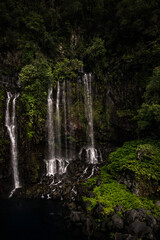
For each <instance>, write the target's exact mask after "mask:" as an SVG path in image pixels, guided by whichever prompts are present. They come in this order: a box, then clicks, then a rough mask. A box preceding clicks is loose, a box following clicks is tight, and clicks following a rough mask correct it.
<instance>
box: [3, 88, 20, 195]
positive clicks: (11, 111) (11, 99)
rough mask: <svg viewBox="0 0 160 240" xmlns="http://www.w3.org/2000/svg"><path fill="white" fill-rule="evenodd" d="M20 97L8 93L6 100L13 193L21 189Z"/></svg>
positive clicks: (6, 124) (6, 122) (6, 123)
mask: <svg viewBox="0 0 160 240" xmlns="http://www.w3.org/2000/svg"><path fill="white" fill-rule="evenodd" d="M18 97H19V94H17V93H15V94H12V93H11V92H7V100H6V116H5V126H6V127H7V130H8V134H9V137H10V141H11V159H12V169H13V179H14V189H13V191H12V192H11V194H10V196H11V195H12V194H13V192H14V191H15V190H16V189H17V188H20V187H21V185H20V180H19V172H18V148H17V137H16V129H17V126H16V109H15V105H16V99H17V98H18ZM10 104H11V106H12V108H11V107H10Z"/></svg>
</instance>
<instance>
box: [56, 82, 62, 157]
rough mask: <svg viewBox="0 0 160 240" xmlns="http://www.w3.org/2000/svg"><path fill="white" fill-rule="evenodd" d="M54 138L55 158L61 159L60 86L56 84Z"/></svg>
mask: <svg viewBox="0 0 160 240" xmlns="http://www.w3.org/2000/svg"><path fill="white" fill-rule="evenodd" d="M56 138H57V149H56V150H57V151H56V157H57V158H61V155H62V154H61V121H60V85H59V81H58V82H57V100H56Z"/></svg>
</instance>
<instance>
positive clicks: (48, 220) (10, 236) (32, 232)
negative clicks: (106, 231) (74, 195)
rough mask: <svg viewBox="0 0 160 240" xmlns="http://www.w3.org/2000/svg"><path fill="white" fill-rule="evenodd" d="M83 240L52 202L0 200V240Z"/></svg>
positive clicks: (58, 206)
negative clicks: (67, 224)
mask: <svg viewBox="0 0 160 240" xmlns="http://www.w3.org/2000/svg"><path fill="white" fill-rule="evenodd" d="M42 239H43V240H73V239H74V240H75V239H76V240H87V238H86V237H84V236H83V235H82V233H81V232H80V231H78V230H77V229H72V231H71V230H68V229H67V228H66V224H65V220H64V211H63V209H62V207H61V205H60V204H59V203H58V202H54V201H52V200H44V199H42V200H12V199H8V200H0V240H42Z"/></svg>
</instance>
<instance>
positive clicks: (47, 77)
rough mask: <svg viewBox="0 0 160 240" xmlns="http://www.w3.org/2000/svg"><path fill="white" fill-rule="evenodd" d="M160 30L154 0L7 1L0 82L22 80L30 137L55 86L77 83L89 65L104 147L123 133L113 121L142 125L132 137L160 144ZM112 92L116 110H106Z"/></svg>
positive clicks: (0, 16)
mask: <svg viewBox="0 0 160 240" xmlns="http://www.w3.org/2000/svg"><path fill="white" fill-rule="evenodd" d="M159 31H160V6H159V2H158V1H156V0H153V1H150V0H148V1H144V0H127V1H126V0H120V1H117V0H116V1H111V0H106V1H104V0H99V1H97V0H94V1H90V0H76V1H71V0H61V1H57V0H48V1H44V0H41V1H36V0H34V1H31V0H28V1H23V0H20V1H18V2H17V1H15V0H7V1H3V0H2V1H1V3H0V36H1V37H0V58H1V75H3V76H12V75H13V74H15V73H18V74H19V81H22V87H23V90H24V92H23V94H22V102H25V103H24V105H25V106H24V107H25V115H26V119H25V121H27V122H28V123H27V129H28V136H30V137H32V135H33V133H34V129H32V125H33V122H35V121H38V123H40V122H41V123H43V122H44V120H45V119H44V112H45V108H46V106H45V104H41V103H42V102H43V103H44V101H43V100H44V99H45V97H46V92H47V86H48V85H49V83H50V82H52V83H56V81H57V79H64V78H67V79H70V80H73V79H76V77H77V70H78V69H79V66H78V65H82V62H83V64H84V70H85V71H86V72H92V73H93V74H94V75H95V79H96V84H97V86H98V91H99V95H101V96H103V99H101V98H100V99H99V100H98V101H95V109H96V110H95V112H94V117H95V129H96V128H99V132H100V135H101V136H102V137H99V138H101V139H100V140H101V142H102V143H103V142H105V141H106V140H108V139H110V138H111V139H112V137H111V135H114V131H115V129H116V128H117V126H116V124H115V121H114V117H112V115H114V116H117V119H118V120H117V121H119V122H121V121H125V120H124V119H126V118H127V119H129V121H131V122H134V123H136V122H137V123H138V124H137V127H136V128H137V130H136V131H134V133H132V136H131V137H132V138H137V136H139V137H141V136H143V137H146V136H148V135H149V136H152V137H158V136H159V135H160V129H159V122H160V115H159V112H160V111H159V110H160V98H159V96H160V94H159V93H160V89H159V85H160V80H159V75H160V70H159V66H160V47H159V41H160V32H159ZM41 66H42V68H41ZM43 70H44V71H43ZM28 79H29V80H28ZM108 89H109V90H108ZM107 91H110V92H111V99H112V100H113V102H114V104H110V106H107V104H106V106H104V107H103V105H105V102H104V98H106V99H107V96H106V93H107ZM31 93H32V96H31ZM40 96H42V97H40ZM142 96H143V97H142ZM35 99H37V101H36V102H35ZM106 101H107V100H106ZM40 105H41V110H40V109H38V108H39V107H38V106H40ZM111 105H112V106H111ZM37 109H38V110H37ZM98 121H100V126H98V125H97V122H98ZM134 129H135V127H134ZM120 134H121V133H120ZM124 138H125V137H124ZM124 140H125V139H124ZM122 142H123V141H122Z"/></svg>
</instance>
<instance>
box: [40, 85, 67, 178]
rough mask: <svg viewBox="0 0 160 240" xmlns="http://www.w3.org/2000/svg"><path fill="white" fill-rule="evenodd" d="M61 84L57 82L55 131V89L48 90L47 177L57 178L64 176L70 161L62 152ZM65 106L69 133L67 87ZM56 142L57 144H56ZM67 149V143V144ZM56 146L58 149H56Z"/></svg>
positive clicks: (65, 121)
mask: <svg viewBox="0 0 160 240" xmlns="http://www.w3.org/2000/svg"><path fill="white" fill-rule="evenodd" d="M60 93H61V91H60V84H59V82H57V99H56V113H55V114H56V118H55V131H54V118H53V109H54V106H53V98H52V95H53V88H52V87H50V88H49V90H48V121H47V127H48V156H47V160H45V163H46V175H47V176H55V174H59V175H61V174H64V173H65V172H66V170H67V167H68V164H69V162H68V160H67V159H66V158H64V157H62V151H61V121H60V97H61V96H60ZM63 95H64V96H63V104H64V123H65V133H66V132H67V120H66V100H65V85H64V86H63ZM55 141H56V144H55ZM65 145H66V147H67V143H66V144H65ZM55 146H56V149H55Z"/></svg>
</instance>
